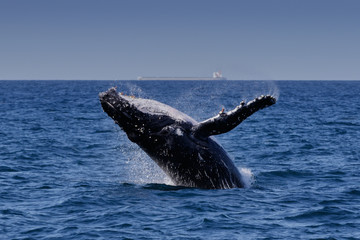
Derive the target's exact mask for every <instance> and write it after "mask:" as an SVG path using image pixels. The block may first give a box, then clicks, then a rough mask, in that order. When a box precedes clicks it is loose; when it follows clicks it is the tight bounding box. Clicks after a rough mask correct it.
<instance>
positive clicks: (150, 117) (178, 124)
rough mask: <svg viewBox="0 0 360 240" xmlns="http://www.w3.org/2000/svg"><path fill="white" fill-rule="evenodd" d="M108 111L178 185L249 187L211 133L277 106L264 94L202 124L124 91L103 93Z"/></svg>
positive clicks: (218, 131)
mask: <svg viewBox="0 0 360 240" xmlns="http://www.w3.org/2000/svg"><path fill="white" fill-rule="evenodd" d="M99 97H100V102H101V105H102V107H103V109H104V111H105V112H106V113H107V114H108V115H109V116H110V117H111V118H112V119H113V120H114V121H115V123H116V124H118V125H119V126H120V127H121V129H122V130H124V131H125V133H126V134H127V136H128V138H129V139H130V141H132V142H134V143H136V144H137V145H139V146H140V148H141V149H142V150H144V151H145V152H146V153H147V154H148V155H149V156H150V157H151V158H152V159H153V160H154V161H155V162H156V163H157V164H158V165H159V166H160V167H161V168H162V169H163V171H164V172H165V173H166V174H167V175H168V176H169V177H170V178H171V180H172V181H173V183H174V184H176V185H178V186H186V187H196V188H204V189H225V188H241V187H244V183H243V182H242V178H241V174H240V172H239V170H238V169H237V168H236V166H235V165H234V163H233V162H232V160H231V159H230V157H229V156H228V155H227V153H226V152H225V150H224V149H223V148H222V147H221V146H220V145H219V144H218V143H217V142H216V141H215V139H214V138H213V137H212V135H217V134H222V133H226V132H228V131H230V130H232V129H233V128H235V127H236V126H237V125H238V124H240V123H241V122H242V121H243V120H245V119H246V118H247V117H249V116H250V115H252V114H253V113H254V112H256V111H258V110H260V109H263V108H265V107H267V106H270V105H273V104H274V103H275V102H276V99H275V98H274V97H272V96H269V95H268V96H261V97H259V98H256V99H254V100H253V101H251V102H248V103H247V104H245V103H244V102H242V103H241V104H240V105H239V106H237V107H236V108H235V109H234V110H232V111H230V112H227V113H225V112H223V111H221V112H220V113H219V114H218V115H217V116H215V117H213V118H210V119H208V120H205V121H203V122H200V123H198V122H197V121H195V120H194V119H192V118H191V117H189V116H187V115H186V114H184V113H182V112H180V111H178V110H176V109H174V108H172V107H170V106H168V105H165V104H163V103H160V102H157V101H154V100H150V99H140V98H135V97H129V96H124V95H122V94H119V93H118V92H117V91H116V89H115V88H111V89H109V90H108V91H106V92H103V93H100V94H99Z"/></svg>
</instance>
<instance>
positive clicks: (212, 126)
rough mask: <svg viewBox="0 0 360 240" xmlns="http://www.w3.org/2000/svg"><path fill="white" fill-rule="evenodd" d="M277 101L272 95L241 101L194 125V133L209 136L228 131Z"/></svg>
mask: <svg viewBox="0 0 360 240" xmlns="http://www.w3.org/2000/svg"><path fill="white" fill-rule="evenodd" d="M275 103H276V98H274V97H272V96H270V95H267V96H261V97H258V98H255V99H254V100H252V101H250V102H248V103H247V104H245V102H241V103H240V105H239V106H237V107H236V108H235V109H233V110H232V111H230V112H227V113H225V112H224V111H220V113H219V114H218V115H217V116H215V117H213V118H210V119H207V120H205V121H203V122H200V123H199V124H197V125H196V126H194V128H193V132H194V135H197V136H203V137H208V136H211V135H218V134H222V133H226V132H228V131H230V130H232V129H233V128H235V127H236V126H237V125H239V124H240V123H241V122H242V121H244V120H245V119H246V118H247V117H249V116H250V115H252V114H253V113H255V112H256V111H258V110H260V109H263V108H265V107H268V106H271V105H273V104H275Z"/></svg>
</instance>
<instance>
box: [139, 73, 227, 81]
mask: <svg viewBox="0 0 360 240" xmlns="http://www.w3.org/2000/svg"><path fill="white" fill-rule="evenodd" d="M137 80H180V81H181V80H183V81H184V80H187V81H189V80H190V81H194V80H227V79H226V78H225V77H223V76H222V74H221V71H218V72H213V76H212V77H138V78H137Z"/></svg>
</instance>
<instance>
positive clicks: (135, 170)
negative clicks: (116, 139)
mask: <svg viewBox="0 0 360 240" xmlns="http://www.w3.org/2000/svg"><path fill="white" fill-rule="evenodd" d="M126 145H128V146H127V147H125V148H123V149H124V150H123V153H124V156H126V157H127V160H126V162H125V164H126V168H127V176H126V179H125V180H126V181H128V182H131V183H135V184H148V183H160V184H166V185H174V184H173V183H172V181H171V179H170V178H169V177H168V176H167V175H166V174H165V173H164V172H163V171H162V170H161V169H160V167H159V166H158V165H156V163H155V162H154V161H153V160H151V159H150V157H149V156H147V154H146V153H145V152H144V151H142V150H141V149H140V148H139V147H138V146H136V145H135V144H132V143H128V144H126ZM130 145H131V146H130Z"/></svg>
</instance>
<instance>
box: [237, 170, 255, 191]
mask: <svg viewBox="0 0 360 240" xmlns="http://www.w3.org/2000/svg"><path fill="white" fill-rule="evenodd" d="M239 171H240V173H241V179H242V181H243V183H244V187H245V188H250V187H251V186H252V185H253V184H254V182H255V178H254V174H253V173H252V171H251V170H250V169H249V168H240V169H239Z"/></svg>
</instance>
